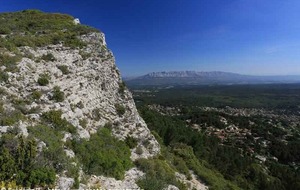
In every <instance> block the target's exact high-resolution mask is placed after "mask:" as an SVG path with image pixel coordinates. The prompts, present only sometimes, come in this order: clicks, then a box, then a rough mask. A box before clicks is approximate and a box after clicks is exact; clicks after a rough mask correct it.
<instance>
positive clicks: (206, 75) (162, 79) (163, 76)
mask: <svg viewBox="0 0 300 190" xmlns="http://www.w3.org/2000/svg"><path fill="white" fill-rule="evenodd" d="M124 80H125V81H126V84H127V85H131V86H132V85H154V86H165V85H213V84H216V85H217V84H219V85H232V84H272V83H300V75H285V76H284V75H282V76H252V75H241V74H237V73H229V72H221V71H213V72H203V71H171V72H165V71H164V72H152V73H149V74H146V75H144V76H139V77H130V78H126V77H125V78H124Z"/></svg>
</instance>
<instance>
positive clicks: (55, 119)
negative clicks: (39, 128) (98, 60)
mask: <svg viewBox="0 0 300 190" xmlns="http://www.w3.org/2000/svg"><path fill="white" fill-rule="evenodd" d="M61 115H62V112H61V111H60V110H51V111H48V112H44V113H43V115H42V118H43V120H44V122H46V123H49V124H51V125H52V126H53V127H54V128H55V129H56V130H58V131H67V132H70V133H76V128H75V127H74V126H73V125H72V124H71V123H69V122H68V121H67V120H66V119H63V118H62V116H61Z"/></svg>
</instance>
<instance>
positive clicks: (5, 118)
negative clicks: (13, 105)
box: [0, 110, 24, 126]
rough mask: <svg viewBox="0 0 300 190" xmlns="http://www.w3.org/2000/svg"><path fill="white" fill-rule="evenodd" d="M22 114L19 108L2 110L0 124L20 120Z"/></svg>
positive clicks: (5, 124) (3, 124) (6, 124)
mask: <svg viewBox="0 0 300 190" xmlns="http://www.w3.org/2000/svg"><path fill="white" fill-rule="evenodd" d="M23 119H24V116H23V114H22V112H21V111H20V110H14V111H6V110H5V111H4V110H3V111H2V112H0V126H12V125H14V124H15V123H17V122H18V121H20V120H23Z"/></svg>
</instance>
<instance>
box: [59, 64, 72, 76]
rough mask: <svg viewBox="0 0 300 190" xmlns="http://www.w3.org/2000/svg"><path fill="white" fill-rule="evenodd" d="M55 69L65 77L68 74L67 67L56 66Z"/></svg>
mask: <svg viewBox="0 0 300 190" xmlns="http://www.w3.org/2000/svg"><path fill="white" fill-rule="evenodd" d="M57 68H58V69H59V70H60V71H61V72H62V73H63V74H64V75H67V74H69V73H70V71H69V68H68V66H67V65H58V66H57Z"/></svg>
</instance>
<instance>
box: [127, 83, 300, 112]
mask: <svg viewBox="0 0 300 190" xmlns="http://www.w3.org/2000/svg"><path fill="white" fill-rule="evenodd" d="M131 89H132V90H148V91H150V92H149V93H143V92H135V95H139V97H136V102H137V103H139V104H142V103H143V104H147V103H155V104H159V105H164V106H180V105H184V106H186V107H195V106H209V107H217V108H223V107H226V106H230V107H234V108H267V109H284V108H286V109H288V110H289V111H295V112H297V109H298V107H297V105H298V104H299V98H298V95H299V94H300V85H299V84H265V85H228V86H218V85H216V86H177V87H174V88H166V89H158V88H156V87H138V86H134V87H131Z"/></svg>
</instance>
